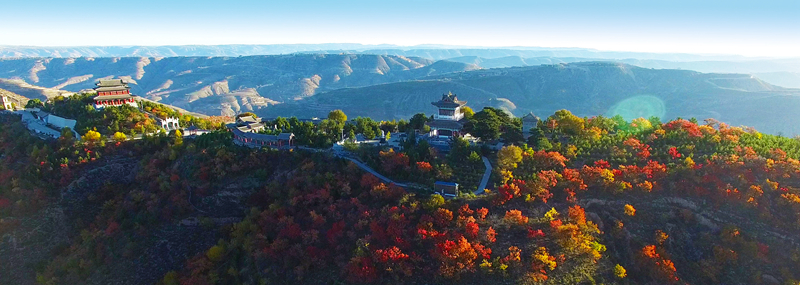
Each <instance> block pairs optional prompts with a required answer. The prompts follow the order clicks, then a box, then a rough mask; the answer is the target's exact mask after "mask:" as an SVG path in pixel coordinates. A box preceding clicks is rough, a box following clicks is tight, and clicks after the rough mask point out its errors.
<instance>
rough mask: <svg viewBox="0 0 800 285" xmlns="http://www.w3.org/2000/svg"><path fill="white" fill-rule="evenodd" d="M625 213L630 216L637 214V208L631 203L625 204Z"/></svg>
mask: <svg viewBox="0 0 800 285" xmlns="http://www.w3.org/2000/svg"><path fill="white" fill-rule="evenodd" d="M625 215H628V216H631V217H632V216H636V208H634V207H633V206H631V205H630V204H625Z"/></svg>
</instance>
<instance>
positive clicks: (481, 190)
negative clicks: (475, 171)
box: [475, 156, 492, 195]
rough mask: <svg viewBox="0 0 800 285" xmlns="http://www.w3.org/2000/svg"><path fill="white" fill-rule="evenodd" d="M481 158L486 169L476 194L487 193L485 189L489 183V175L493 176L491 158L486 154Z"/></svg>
mask: <svg viewBox="0 0 800 285" xmlns="http://www.w3.org/2000/svg"><path fill="white" fill-rule="evenodd" d="M481 160H483V166H485V167H486V171H484V172H483V178H481V185H478V190H475V195H481V194H484V193H486V191H484V190H485V189H486V184H488V183H489V177H490V176H492V164H490V163H489V159H488V158H486V157H485V156H481Z"/></svg>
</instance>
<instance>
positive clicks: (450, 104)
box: [431, 93, 467, 108]
mask: <svg viewBox="0 0 800 285" xmlns="http://www.w3.org/2000/svg"><path fill="white" fill-rule="evenodd" d="M466 104H467V101H460V100H458V97H457V96H456V94H453V93H447V94H443V95H442V99H441V100H439V101H437V102H431V105H434V106H436V107H439V108H458V107H461V106H464V105H466Z"/></svg>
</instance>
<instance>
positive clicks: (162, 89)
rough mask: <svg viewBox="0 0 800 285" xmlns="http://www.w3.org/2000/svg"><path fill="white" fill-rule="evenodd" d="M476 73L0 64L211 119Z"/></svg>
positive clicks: (294, 63) (369, 61)
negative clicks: (113, 82) (109, 87)
mask: <svg viewBox="0 0 800 285" xmlns="http://www.w3.org/2000/svg"><path fill="white" fill-rule="evenodd" d="M474 69H478V67H477V66H474V65H470V64H463V63H457V62H447V61H442V62H434V61H432V60H429V59H424V58H415V57H404V56H378V55H355V54H342V55H334V54H316V55H312V54H294V55H280V56H250V57H168V58H160V57H154V58H148V57H142V58H135V57H122V58H24V59H0V78H13V79H15V80H16V81H17V82H19V81H22V80H24V81H25V82H27V83H30V84H34V85H38V86H44V87H58V88H63V89H66V90H70V91H80V90H82V89H88V88H92V87H94V82H96V80H97V79H99V78H107V77H111V76H115V77H120V78H125V79H126V80H127V81H128V82H130V83H131V87H132V92H133V93H134V94H137V95H140V96H143V97H145V98H148V99H152V100H156V101H159V102H162V103H165V104H170V105H175V106H177V107H181V108H185V109H188V110H190V111H195V112H201V113H206V114H212V115H218V114H225V115H232V114H235V113H238V112H244V111H253V110H257V109H258V108H264V107H267V106H271V105H275V104H279V103H281V102H286V101H291V100H296V99H300V98H304V97H308V96H312V95H314V94H315V93H317V92H319V91H325V90H334V89H339V88H348V87H362V86H369V85H375V84H382V83H387V82H399V81H405V80H413V79H416V78H421V77H425V76H430V75H437V74H444V73H450V72H459V71H465V70H474Z"/></svg>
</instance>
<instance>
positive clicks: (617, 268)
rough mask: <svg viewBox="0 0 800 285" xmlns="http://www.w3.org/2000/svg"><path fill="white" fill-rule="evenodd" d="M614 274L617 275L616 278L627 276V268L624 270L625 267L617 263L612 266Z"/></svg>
mask: <svg viewBox="0 0 800 285" xmlns="http://www.w3.org/2000/svg"><path fill="white" fill-rule="evenodd" d="M614 276H617V278H619V279H622V278H625V277H626V276H628V273H627V270H625V267H622V265H619V264H617V266H614Z"/></svg>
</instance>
